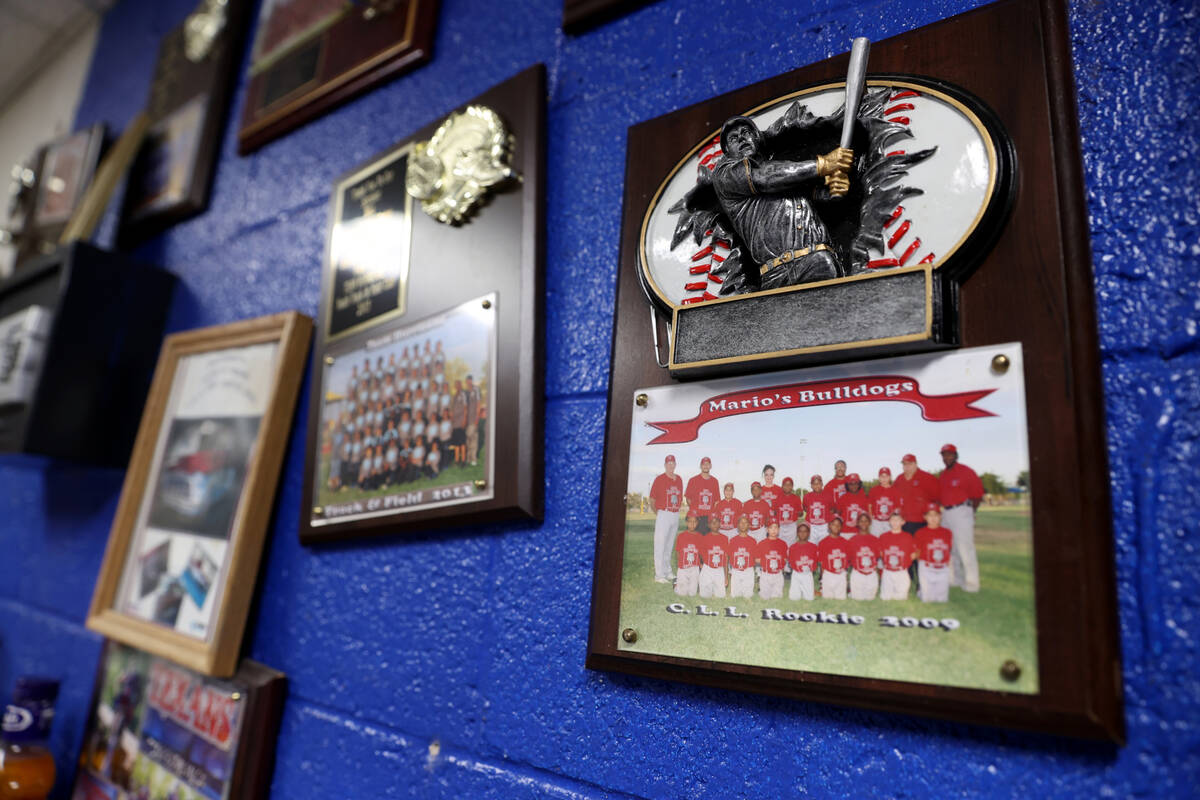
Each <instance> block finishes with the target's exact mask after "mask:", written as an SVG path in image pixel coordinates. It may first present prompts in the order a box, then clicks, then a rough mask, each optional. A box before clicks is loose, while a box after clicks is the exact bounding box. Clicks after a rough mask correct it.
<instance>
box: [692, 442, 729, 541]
mask: <svg viewBox="0 0 1200 800" xmlns="http://www.w3.org/2000/svg"><path fill="white" fill-rule="evenodd" d="M711 470H712V459H710V458H709V457H708V456H705V457H704V458H702V459H700V474H699V475H693V476H692V477H691V478H690V479H689V480H688V482H687V488H686V489H684V491H683V496H684V497H686V498H687V502H688V510H689V511H695V512H696V525H697V527H698V528H699V529H700V530H702V531H708V530H710V529H711V525H710V523H709V521H708V518H709V516H710V515H711V514H712V513H713V506H715V505H716V503H717V499H718V498H719V497H720V496H721V489H720V486H721V484H719V483H717V479H716V478H714V477H713V476H712V475H709V474H708V473H709V472H710V471H711Z"/></svg>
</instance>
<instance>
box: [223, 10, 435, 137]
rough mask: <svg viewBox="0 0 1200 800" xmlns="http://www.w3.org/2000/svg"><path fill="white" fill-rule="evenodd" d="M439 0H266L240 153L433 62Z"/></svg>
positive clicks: (240, 133) (257, 33)
mask: <svg viewBox="0 0 1200 800" xmlns="http://www.w3.org/2000/svg"><path fill="white" fill-rule="evenodd" d="M437 11H438V0H370V1H369V2H365V3H342V2H336V0H265V2H264V3H263V4H262V8H261V10H260V12H259V19H258V25H257V29H256V30H255V33H254V44H253V49H252V51H251V55H250V59H251V60H250V75H249V78H248V80H247V88H246V101H245V104H244V106H243V107H242V121H241V129H240V130H239V131H238V152H239V153H241V154H242V155H245V154H246V153H250V152H252V151H254V150H257V149H258V148H260V147H262V146H263V145H264V144H266V143H267V142H269V141H271V140H273V139H277V138H278V137H280V136H282V135H283V134H285V133H287V132H288V131H290V130H292V129H293V128H297V127H299V126H300V125H303V124H304V123H306V122H308V121H310V120H312V119H315V118H316V117H318V116H320V115H322V114H324V113H325V112H326V111H329V110H330V109H331V108H334V107H335V106H338V105H340V104H342V103H344V102H346V101H347V100H349V99H351V98H353V97H356V96H357V95H360V94H362V93H363V92H365V91H367V90H368V89H370V88H371V87H373V86H377V85H378V84H380V83H382V82H384V81H386V80H390V79H391V78H394V77H396V76H397V75H400V74H402V73H404V72H407V71H409V70H411V69H413V68H415V67H417V66H420V65H421V64H424V63H425V62H426V61H428V60H429V59H430V58H431V57H432V55H433V36H434V30H435V24H436V21H437Z"/></svg>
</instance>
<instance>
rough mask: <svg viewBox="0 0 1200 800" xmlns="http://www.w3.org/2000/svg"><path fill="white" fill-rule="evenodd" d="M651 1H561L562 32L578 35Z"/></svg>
mask: <svg viewBox="0 0 1200 800" xmlns="http://www.w3.org/2000/svg"><path fill="white" fill-rule="evenodd" d="M649 2H651V0H563V22H562V26H563V30H564V31H565V32H567V33H570V34H580V33H583V32H584V31H587V30H589V29H590V28H594V27H595V26H597V25H600V24H602V23H604V22H607V21H608V20H610V19H613V18H615V17H619V16H620V15H622V14H625V13H628V12H630V11H632V10H633V9H635V8H638V7H639V6H644V5H646V4H647V3H649Z"/></svg>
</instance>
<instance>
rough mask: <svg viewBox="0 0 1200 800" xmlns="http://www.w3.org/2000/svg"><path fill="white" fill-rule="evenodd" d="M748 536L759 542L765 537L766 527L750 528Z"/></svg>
mask: <svg viewBox="0 0 1200 800" xmlns="http://www.w3.org/2000/svg"><path fill="white" fill-rule="evenodd" d="M750 536H751V538H753V539H754V541H756V542H761V541H762V540H763V539H765V538H767V529H766V528H751V529H750Z"/></svg>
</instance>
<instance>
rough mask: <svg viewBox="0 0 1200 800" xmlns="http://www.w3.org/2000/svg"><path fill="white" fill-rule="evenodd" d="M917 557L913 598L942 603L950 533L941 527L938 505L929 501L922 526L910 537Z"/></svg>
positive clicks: (947, 596) (947, 581)
mask: <svg viewBox="0 0 1200 800" xmlns="http://www.w3.org/2000/svg"><path fill="white" fill-rule="evenodd" d="M913 539H914V540H915V542H916V545H917V558H919V559H920V560H921V562H920V567H919V569H918V575H917V582H918V587H917V598H918V599H919V600H922V601H924V602H926V603H945V602H946V601H948V600H949V599H950V553H951V552H952V550H953V548H954V534H952V533H951V532H950V529H949V528H943V527H942V507H941V506H940V505H938V504H937V503H930V504H929V505H928V507H927V510H926V511H925V527H924V528H921V529H920V530H919V531H917V534H916V536H914V537H913Z"/></svg>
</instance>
